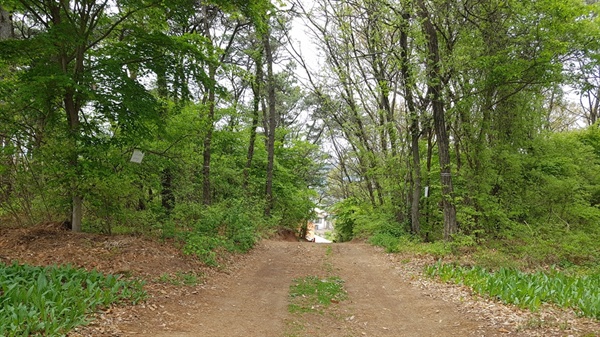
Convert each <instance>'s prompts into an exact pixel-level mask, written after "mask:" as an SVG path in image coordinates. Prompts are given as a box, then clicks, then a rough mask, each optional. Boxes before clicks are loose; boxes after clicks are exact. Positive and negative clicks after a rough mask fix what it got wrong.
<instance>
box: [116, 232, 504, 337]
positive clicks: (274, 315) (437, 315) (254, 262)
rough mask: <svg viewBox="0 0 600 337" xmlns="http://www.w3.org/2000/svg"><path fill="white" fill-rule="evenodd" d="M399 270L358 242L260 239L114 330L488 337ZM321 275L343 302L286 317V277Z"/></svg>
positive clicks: (493, 332)
mask: <svg viewBox="0 0 600 337" xmlns="http://www.w3.org/2000/svg"><path fill="white" fill-rule="evenodd" d="M328 249H329V251H327V250H328ZM399 272H400V271H399V270H397V269H395V268H394V267H393V265H392V264H391V263H390V262H389V261H388V260H386V258H385V256H384V255H383V254H380V253H376V252H375V251H374V249H373V248H372V247H369V246H366V245H363V244H335V245H332V248H327V245H316V244H309V243H293V242H281V241H266V242H264V243H262V244H261V245H260V246H259V247H258V248H257V249H256V250H254V251H253V252H252V253H251V254H250V255H249V256H248V257H247V258H246V259H245V261H244V263H243V264H242V267H241V268H240V269H238V270H235V271H233V272H232V273H231V274H229V275H219V276H217V277H216V278H214V279H212V280H210V281H209V283H208V284H206V285H205V286H203V288H202V289H200V290H199V291H198V292H195V293H192V294H189V296H183V297H182V298H181V299H179V300H178V301H177V302H178V303H173V301H172V299H170V298H169V295H165V298H164V301H163V302H162V304H161V301H158V303H159V304H158V305H157V306H156V307H155V310H152V311H145V312H144V314H142V316H143V317H140V320H137V322H132V323H128V324H123V325H122V328H121V331H122V332H123V333H124V334H125V335H144V336H165V337H166V336H181V337H187V336H224V337H225V336H228V337H229V336H260V337H263V336H273V337H287V336H415V337H418V336H494V335H496V333H497V331H496V330H494V329H492V328H487V327H485V322H478V321H477V318H476V317H474V316H469V315H465V314H462V313H459V312H458V310H457V307H456V305H454V304H450V303H447V302H445V301H443V300H439V299H432V298H430V297H427V296H425V295H423V294H422V293H421V291H420V290H418V289H417V288H415V287H414V286H412V285H410V284H408V283H407V282H406V281H405V280H403V279H402V277H400V275H399ZM325 274H332V275H336V276H339V277H341V278H342V279H343V280H344V281H345V287H346V289H347V291H348V294H349V300H347V301H343V302H341V303H339V304H335V305H334V306H335V308H331V310H332V314H327V315H318V314H313V315H312V316H311V315H308V316H303V317H297V316H292V315H291V314H289V313H288V311H287V304H288V291H289V287H290V285H291V284H292V280H293V279H294V278H297V277H302V276H309V275H317V276H322V275H325ZM159 300H160V299H159ZM140 322H144V323H143V324H140ZM298 327H300V328H298ZM498 335H502V334H501V333H498Z"/></svg>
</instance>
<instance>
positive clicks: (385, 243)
mask: <svg viewBox="0 0 600 337" xmlns="http://www.w3.org/2000/svg"><path fill="white" fill-rule="evenodd" d="M400 241H401V239H400V238H398V237H396V236H393V235H391V234H388V233H377V234H375V235H373V236H371V237H370V238H369V243H370V244H372V245H374V246H379V247H383V248H385V252H386V253H398V252H399V251H400Z"/></svg>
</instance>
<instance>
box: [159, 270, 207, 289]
mask: <svg viewBox="0 0 600 337" xmlns="http://www.w3.org/2000/svg"><path fill="white" fill-rule="evenodd" d="M156 281H157V282H160V283H167V284H172V285H175V286H181V285H185V286H195V285H198V284H200V283H202V275H199V274H196V273H194V272H189V273H183V272H177V273H175V274H174V275H173V274H168V273H164V274H161V275H160V277H159V278H158V279H157V280H156Z"/></svg>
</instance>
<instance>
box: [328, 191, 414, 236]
mask: <svg viewBox="0 0 600 337" xmlns="http://www.w3.org/2000/svg"><path fill="white" fill-rule="evenodd" d="M333 213H334V214H335V234H336V241H340V242H344V241H349V240H352V239H353V238H355V237H356V238H368V237H369V236H371V235H374V234H378V233H381V234H389V235H391V236H396V237H399V236H402V235H405V234H406V232H405V231H404V228H403V227H402V226H401V225H399V224H398V223H397V222H396V221H395V220H394V219H393V215H391V214H389V213H387V212H386V211H385V210H382V209H373V207H372V206H371V205H368V204H365V203H362V202H361V201H360V200H359V199H358V198H348V199H344V200H342V201H340V202H338V203H337V204H335V205H334V207H333Z"/></svg>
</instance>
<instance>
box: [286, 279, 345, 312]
mask: <svg viewBox="0 0 600 337" xmlns="http://www.w3.org/2000/svg"><path fill="white" fill-rule="evenodd" d="M289 294H290V295H289V296H290V303H289V305H288V310H289V312H290V313H306V312H318V313H323V309H326V308H327V307H329V305H330V304H331V303H333V302H339V301H343V300H346V299H347V298H348V294H347V293H346V290H344V281H343V280H342V279H340V278H339V277H335V276H332V277H327V278H320V277H318V276H307V277H303V278H297V279H294V280H293V284H292V285H291V286H290V293H289Z"/></svg>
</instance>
